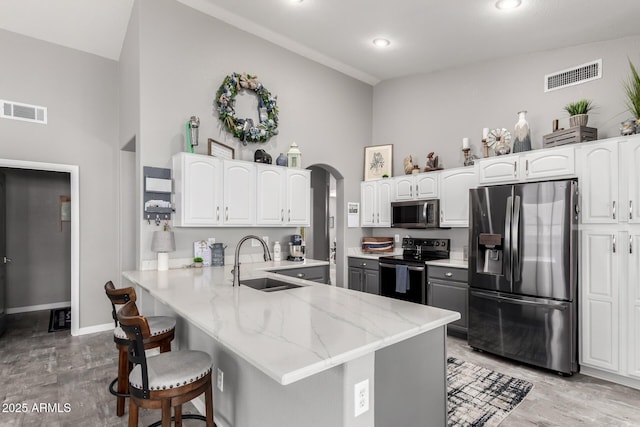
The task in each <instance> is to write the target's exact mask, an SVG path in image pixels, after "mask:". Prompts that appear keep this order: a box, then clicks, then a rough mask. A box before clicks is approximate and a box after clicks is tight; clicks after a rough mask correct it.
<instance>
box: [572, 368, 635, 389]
mask: <svg viewBox="0 0 640 427" xmlns="http://www.w3.org/2000/svg"><path fill="white" fill-rule="evenodd" d="M580 373H581V374H584V375H587V376H590V377H594V378H599V379H601V380H605V381H611V382H612V383H616V384H620V385H624V386H627V387H631V388H635V389H637V390H640V380H636V379H634V378H629V377H625V376H622V375H619V374H614V373H612V372H607V371H601V370H600V369H596V368H591V367H589V366H584V365H580Z"/></svg>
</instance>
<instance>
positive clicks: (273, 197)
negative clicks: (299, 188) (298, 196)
mask: <svg viewBox="0 0 640 427" xmlns="http://www.w3.org/2000/svg"><path fill="white" fill-rule="evenodd" d="M286 172H287V169H285V168H283V167H282V166H271V165H257V166H256V224H257V225H267V226H274V225H283V224H284V223H285V209H286V184H287V175H286ZM299 202H300V203H303V201H302V200H300V201H299Z"/></svg>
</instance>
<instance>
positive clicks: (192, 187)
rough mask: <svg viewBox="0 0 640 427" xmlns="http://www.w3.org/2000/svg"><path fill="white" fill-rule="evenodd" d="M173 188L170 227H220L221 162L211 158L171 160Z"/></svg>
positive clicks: (184, 155)
mask: <svg viewBox="0 0 640 427" xmlns="http://www.w3.org/2000/svg"><path fill="white" fill-rule="evenodd" d="M172 160H173V178H174V184H175V189H174V192H175V195H174V206H175V210H176V212H175V214H174V217H173V224H174V226H176V227H211V226H216V225H220V224H221V223H222V202H223V200H222V181H223V168H222V161H221V160H220V159H216V158H215V157H211V156H202V155H198V154H190V153H178V154H176V155H175V156H173V159H172Z"/></svg>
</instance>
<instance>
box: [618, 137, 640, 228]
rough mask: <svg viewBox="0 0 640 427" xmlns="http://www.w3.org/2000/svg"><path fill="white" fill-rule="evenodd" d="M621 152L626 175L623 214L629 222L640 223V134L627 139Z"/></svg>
mask: <svg viewBox="0 0 640 427" xmlns="http://www.w3.org/2000/svg"><path fill="white" fill-rule="evenodd" d="M622 153H623V154H622V159H624V166H625V167H624V171H625V172H626V175H627V179H626V180H625V181H624V182H626V183H628V188H627V192H626V194H627V198H625V199H624V201H625V206H624V208H623V210H626V212H624V213H623V215H625V216H627V217H628V219H629V223H631V224H640V136H636V137H633V139H629V140H628V141H627V142H626V143H625V144H624V145H623V150H622ZM627 214H628V215H627Z"/></svg>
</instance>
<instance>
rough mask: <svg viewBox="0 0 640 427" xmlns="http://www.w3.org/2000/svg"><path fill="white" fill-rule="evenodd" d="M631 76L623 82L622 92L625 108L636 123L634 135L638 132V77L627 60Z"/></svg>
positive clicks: (639, 95) (631, 63) (639, 116)
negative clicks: (624, 94) (625, 102)
mask: <svg viewBox="0 0 640 427" xmlns="http://www.w3.org/2000/svg"><path fill="white" fill-rule="evenodd" d="M629 67H630V68H631V76H630V77H629V80H627V81H626V82H624V91H625V93H626V95H627V108H628V109H629V112H630V113H631V114H633V117H634V119H635V122H636V133H639V132H640V76H639V75H638V70H636V67H634V65H633V62H631V60H629Z"/></svg>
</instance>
